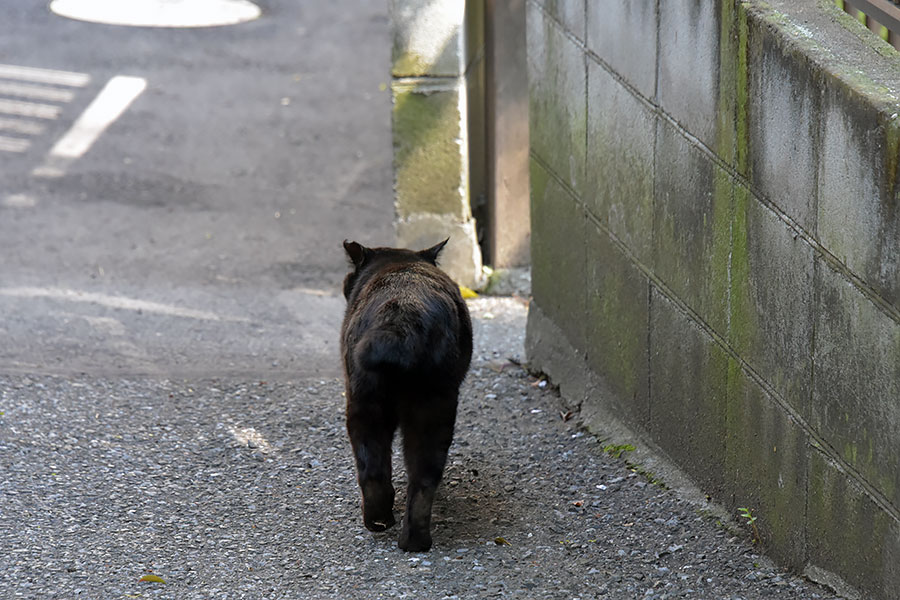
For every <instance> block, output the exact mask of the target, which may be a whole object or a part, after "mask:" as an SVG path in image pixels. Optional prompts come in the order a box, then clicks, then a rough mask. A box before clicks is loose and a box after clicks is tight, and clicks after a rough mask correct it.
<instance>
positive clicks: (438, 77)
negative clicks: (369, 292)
mask: <svg viewBox="0 0 900 600" xmlns="http://www.w3.org/2000/svg"><path fill="white" fill-rule="evenodd" d="M473 6H474V5H473ZM482 21H483V19H482V13H481V11H477V10H474V9H473V8H470V7H467V6H466V4H465V3H461V2H456V1H455V0H391V27H392V34H393V52H392V55H391V59H392V69H391V74H392V76H393V78H392V80H391V93H392V97H393V117H392V125H393V140H394V144H393V146H394V199H395V207H396V211H397V228H396V230H397V244H398V245H399V246H403V247H413V248H417V247H428V246H432V245H434V244H435V243H437V242H439V241H440V240H442V239H444V238H446V237H448V236H449V237H450V238H451V243H450V246H449V247H448V248H447V252H445V253H444V255H443V267H444V269H445V270H446V271H447V273H448V274H449V275H450V276H451V277H452V278H453V279H454V280H456V281H457V282H458V283H460V284H462V285H466V286H468V287H472V288H476V287H478V286H480V285H481V284H482V283H483V280H484V277H483V273H482V266H481V253H480V249H479V246H478V239H477V236H476V235H475V233H474V231H475V223H474V220H473V219H472V210H471V205H470V199H471V196H472V195H473V194H475V195H478V194H479V193H482V190H483V189H484V186H485V177H484V169H481V170H475V171H472V172H470V169H469V165H470V163H473V164H476V165H483V164H484V143H483V136H471V135H470V130H471V129H474V130H476V131H483V129H484V120H483V119H484V113H483V106H482V104H483V103H481V104H479V103H478V102H476V101H475V100H477V98H478V97H479V96H480V95H483V89H484V86H483V82H484V77H483V70H484V69H483V62H479V63H478V64H477V65H476V68H474V69H472V70H471V72H469V71H468V70H467V66H468V64H469V59H470V56H471V55H472V54H475V55H480V46H479V43H480V44H481V45H483V39H480V38H478V37H477V36H473V35H470V36H468V37H467V36H466V35H465V29H466V27H467V26H468V27H469V28H470V29H472V30H473V31H480V30H481V29H483V23H482ZM467 42H468V44H467ZM470 75H471V80H470V78H469V76H470ZM479 127H480V129H479ZM473 188H474V191H473Z"/></svg>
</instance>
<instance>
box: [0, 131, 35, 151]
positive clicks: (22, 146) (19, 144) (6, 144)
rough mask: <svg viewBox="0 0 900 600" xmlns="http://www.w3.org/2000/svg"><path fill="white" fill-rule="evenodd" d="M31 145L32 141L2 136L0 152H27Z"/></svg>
mask: <svg viewBox="0 0 900 600" xmlns="http://www.w3.org/2000/svg"><path fill="white" fill-rule="evenodd" d="M30 145H31V140H24V139H22V138H12V137H6V136H5V135H0V152H25V151H26V150H28V147H29V146H30Z"/></svg>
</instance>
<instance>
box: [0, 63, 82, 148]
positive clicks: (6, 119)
mask: <svg viewBox="0 0 900 600" xmlns="http://www.w3.org/2000/svg"><path fill="white" fill-rule="evenodd" d="M90 79H91V78H90V75H87V74H86V73H74V72H71V71H56V70H53V69H37V68H34V67H21V66H16V65H0V152H15V153H23V152H25V151H26V150H28V149H29V148H30V147H31V142H32V138H33V137H34V136H37V135H40V134H41V133H43V132H44V129H45V127H46V125H45V124H46V122H47V121H52V120H55V119H58V118H59V116H60V114H61V113H62V109H63V105H64V104H66V103H68V102H71V101H72V99H73V98H74V97H75V91H76V89H77V88H81V87H84V86H86V85H87V84H88V82H89V81H90Z"/></svg>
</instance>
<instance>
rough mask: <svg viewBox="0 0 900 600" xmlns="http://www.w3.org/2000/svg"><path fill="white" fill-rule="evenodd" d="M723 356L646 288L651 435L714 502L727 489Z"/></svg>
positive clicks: (725, 362)
mask: <svg viewBox="0 0 900 600" xmlns="http://www.w3.org/2000/svg"><path fill="white" fill-rule="evenodd" d="M727 388H728V355H727V354H726V353H725V351H724V350H722V348H721V347H720V346H719V345H718V344H716V343H715V342H714V341H713V340H712V339H711V338H710V337H708V336H707V335H706V333H704V332H703V331H702V330H701V329H700V328H699V327H698V326H697V324H696V323H695V322H693V321H692V320H691V319H690V318H688V317H687V316H686V315H684V314H683V313H682V312H681V311H679V310H678V309H677V307H676V306H675V305H674V304H673V303H672V302H670V301H669V300H668V299H667V298H666V297H665V296H663V295H662V294H661V293H660V292H659V291H658V290H657V289H656V287H651V299H650V433H651V435H652V436H653V439H654V441H656V442H657V443H658V444H659V445H660V447H661V448H662V449H663V450H665V451H666V453H667V454H668V455H669V456H670V457H671V458H672V459H673V460H674V461H675V462H676V463H678V465H679V466H680V467H681V468H683V469H684V470H685V471H687V473H688V474H689V475H690V476H691V477H693V478H695V479H696V481H697V482H698V484H699V485H700V487H701V488H702V489H703V490H705V491H706V492H707V493H709V494H711V495H712V496H713V497H714V498H716V499H717V500H722V499H723V498H724V496H725V493H726V484H725V418H726V408H727V404H726V402H727V392H728V389H727Z"/></svg>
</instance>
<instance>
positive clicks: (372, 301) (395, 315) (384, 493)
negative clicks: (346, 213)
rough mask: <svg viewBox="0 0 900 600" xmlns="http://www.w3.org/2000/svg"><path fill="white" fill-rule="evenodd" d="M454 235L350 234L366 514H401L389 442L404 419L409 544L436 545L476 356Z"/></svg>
mask: <svg viewBox="0 0 900 600" xmlns="http://www.w3.org/2000/svg"><path fill="white" fill-rule="evenodd" d="M446 243H447V240H444V241H443V242H442V243H440V244H438V245H437V246H434V247H432V248H428V249H427V250H422V251H420V252H413V251H412V250H403V249H398V248H366V247H364V246H361V245H360V244H357V243H356V242H347V241H345V242H344V249H345V250H346V251H347V255H348V256H349V257H350V260H351V261H352V262H353V271H352V272H351V273H350V274H349V275H347V277H346V279H345V280H344V296H345V297H346V298H347V312H346V314H345V316H344V324H343V326H342V327H341V354H342V356H343V360H344V374H345V377H346V384H347V433H348V434H349V435H350V443H351V445H352V446H353V454H354V456H355V458H356V470H357V475H358V480H359V487H360V491H361V492H362V511H363V521H364V522H365V525H366V528H368V529H369V530H371V531H384V530H385V529H387V528H388V527H391V526H392V525H394V523H395V522H396V521H395V520H394V513H393V506H394V486H393V484H392V483H391V444H392V441H393V439H394V432H395V431H396V430H397V428H398V427H399V428H400V431H401V433H402V435H403V454H404V459H405V461H406V470H407V475H408V477H409V486H408V488H407V494H406V514H405V515H404V516H403V520H402V523H401V528H400V539H399V542H398V545H399V546H400V548H402V549H403V550H408V551H410V552H418V551H425V550H428V549H429V548H430V547H431V505H432V502H433V501H434V494H435V490H436V489H437V486H438V483H440V481H441V477H442V475H443V472H444V464H445V463H446V461H447V450H448V449H449V448H450V442H451V441H452V440H453V426H454V423H455V422H456V404H457V397H458V395H459V386H460V384H461V383H462V380H463V378H464V377H465V375H466V371H467V370H468V368H469V361H470V360H471V358H472V323H471V320H470V319H469V311H468V309H467V308H466V304H465V302H464V301H463V299H462V297H461V296H460V293H459V288H458V286H457V285H456V284H455V283H453V281H452V280H451V279H450V278H449V277H447V275H446V274H445V273H444V272H443V271H441V270H440V269H439V268H438V267H437V257H438V254H439V253H440V251H441V250H442V249H443V247H444V244H446Z"/></svg>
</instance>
